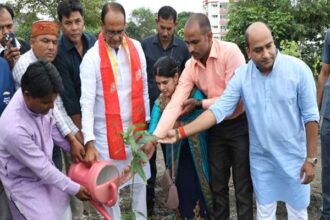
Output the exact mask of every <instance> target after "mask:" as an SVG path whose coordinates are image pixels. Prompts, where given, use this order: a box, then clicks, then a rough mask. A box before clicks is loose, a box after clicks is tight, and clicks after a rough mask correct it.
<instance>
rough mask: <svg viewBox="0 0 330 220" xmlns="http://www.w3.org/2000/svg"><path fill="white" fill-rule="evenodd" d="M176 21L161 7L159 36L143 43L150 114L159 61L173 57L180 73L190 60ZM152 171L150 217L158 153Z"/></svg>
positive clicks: (169, 10) (170, 10)
mask: <svg viewBox="0 0 330 220" xmlns="http://www.w3.org/2000/svg"><path fill="white" fill-rule="evenodd" d="M176 19H177V13H176V11H175V10H174V9H173V8H172V7H170V6H163V7H161V8H160V9H159V11H158V16H157V19H156V25H157V34H155V35H152V36H149V37H147V38H145V39H144V40H143V41H142V43H141V44H142V48H143V51H144V54H145V56H146V61H147V73H148V90H149V99H150V112H151V111H152V107H153V105H154V102H155V100H156V99H157V98H158V96H159V94H160V91H159V89H158V87H157V85H156V81H155V78H154V75H153V66H154V64H155V62H156V61H157V59H158V58H160V57H162V56H171V57H173V58H174V59H175V60H176V62H177V66H178V69H179V72H181V71H182V70H183V69H184V65H185V63H186V61H187V60H188V59H189V58H190V54H189V51H188V49H187V46H186V44H185V42H184V41H182V40H181V39H180V38H178V37H177V36H175V34H174V31H175V27H176V25H177V21H176ZM162 148H163V154H164V158H165V157H166V156H165V152H166V151H165V146H162ZM150 169H151V177H150V179H149V180H148V185H147V208H148V215H151V214H152V212H153V207H154V198H155V181H156V175H157V168H156V152H155V154H154V155H153V156H152V158H151V159H150Z"/></svg>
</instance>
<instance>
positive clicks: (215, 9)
mask: <svg viewBox="0 0 330 220" xmlns="http://www.w3.org/2000/svg"><path fill="white" fill-rule="evenodd" d="M237 1H238V0H236V1H235V0H203V8H204V12H205V14H206V15H207V16H208V18H209V20H210V23H211V27H212V32H213V37H214V38H217V39H222V38H223V37H224V36H225V35H226V33H227V24H228V10H229V4H230V3H232V2H237Z"/></svg>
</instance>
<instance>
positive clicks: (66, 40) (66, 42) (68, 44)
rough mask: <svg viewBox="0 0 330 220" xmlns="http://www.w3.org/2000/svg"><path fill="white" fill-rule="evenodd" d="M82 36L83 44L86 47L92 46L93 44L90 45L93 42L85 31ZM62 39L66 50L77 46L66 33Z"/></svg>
mask: <svg viewBox="0 0 330 220" xmlns="http://www.w3.org/2000/svg"><path fill="white" fill-rule="evenodd" d="M81 37H82V40H83V42H84V44H83V45H84V48H91V46H92V45H90V44H91V42H90V41H91V40H90V37H89V36H88V35H87V34H85V33H83V34H82V36H81ZM60 41H62V44H63V46H64V49H65V50H66V51H69V50H71V49H73V48H75V46H74V44H73V43H72V41H70V40H69V38H68V37H66V36H65V35H62V36H61V40H60Z"/></svg>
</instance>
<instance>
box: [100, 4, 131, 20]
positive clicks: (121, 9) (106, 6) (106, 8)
mask: <svg viewBox="0 0 330 220" xmlns="http://www.w3.org/2000/svg"><path fill="white" fill-rule="evenodd" d="M110 9H111V10H113V11H116V12H120V13H122V14H123V15H124V23H125V24H126V13H125V9H124V7H123V6H122V5H121V4H119V3H117V2H108V3H105V4H104V5H103V7H102V12H101V21H102V23H103V24H104V19H105V16H106V15H107V13H108V11H109V10H110Z"/></svg>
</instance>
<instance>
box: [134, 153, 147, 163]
mask: <svg viewBox="0 0 330 220" xmlns="http://www.w3.org/2000/svg"><path fill="white" fill-rule="evenodd" d="M136 154H137V155H136V156H137V157H138V158H139V159H140V160H141V161H143V162H144V163H146V162H147V161H148V157H147V155H146V154H145V153H144V152H143V151H140V150H139V151H137V152H136Z"/></svg>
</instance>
